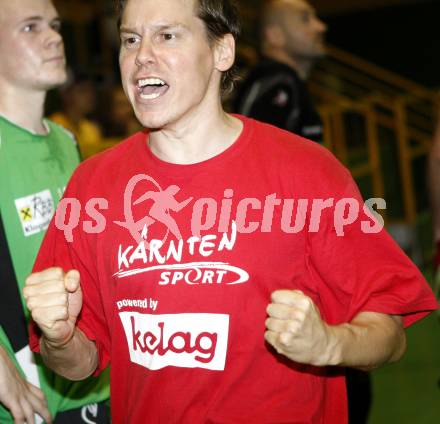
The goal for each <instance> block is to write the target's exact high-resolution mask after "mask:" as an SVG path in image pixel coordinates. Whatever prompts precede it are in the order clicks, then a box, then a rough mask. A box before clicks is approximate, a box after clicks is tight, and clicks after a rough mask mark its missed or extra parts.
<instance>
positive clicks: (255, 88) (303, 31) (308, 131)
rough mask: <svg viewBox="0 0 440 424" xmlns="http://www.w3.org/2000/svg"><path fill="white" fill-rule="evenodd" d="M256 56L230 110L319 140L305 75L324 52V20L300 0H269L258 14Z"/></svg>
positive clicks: (318, 124) (318, 128) (320, 136)
mask: <svg viewBox="0 0 440 424" xmlns="http://www.w3.org/2000/svg"><path fill="white" fill-rule="evenodd" d="M260 22H261V29H260V31H261V53H262V56H263V58H262V60H261V62H260V63H259V64H258V65H257V66H256V67H255V68H254V69H253V70H251V72H250V73H249V75H248V77H247V78H246V79H245V81H244V82H243V84H242V85H241V87H240V88H239V90H238V92H237V97H236V101H235V110H236V111H237V112H239V113H242V114H243V115H247V116H250V117H252V118H255V119H258V120H261V121H264V122H268V123H270V124H273V125H275V126H277V127H279V128H283V129H286V130H288V131H291V132H293V133H296V134H299V135H301V136H303V137H305V138H308V139H311V140H314V141H317V142H322V123H321V119H320V117H319V115H318V113H317V112H316V110H315V107H314V105H313V103H312V101H311V99H310V96H309V93H308V91H307V88H306V85H305V81H306V80H307V78H308V76H309V73H310V70H311V68H312V67H313V64H314V63H315V62H316V60H318V59H319V58H321V57H322V56H324V54H325V46H324V34H325V32H326V30H327V27H326V25H325V24H324V23H323V22H322V21H321V20H320V19H319V18H318V17H317V16H316V13H315V10H314V9H313V8H312V7H311V6H310V5H309V4H308V3H307V2H306V1H304V0H272V1H268V2H266V4H265V5H264V7H263V10H262V14H261V20H260Z"/></svg>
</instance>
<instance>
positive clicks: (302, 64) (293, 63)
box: [263, 48, 313, 81]
mask: <svg viewBox="0 0 440 424" xmlns="http://www.w3.org/2000/svg"><path fill="white" fill-rule="evenodd" d="M263 55H264V56H265V57H267V58H268V59H272V60H276V61H277V62H280V63H283V64H284V65H287V66H289V67H290V68H292V69H293V70H294V71H296V72H297V74H298V76H299V77H300V78H301V79H302V80H304V81H306V80H307V78H308V77H309V75H310V71H311V70H312V67H313V62H312V61H309V60H299V59H294V58H292V57H291V56H289V55H288V54H287V53H286V52H285V51H284V50H277V49H273V48H271V49H269V48H267V49H264V50H263Z"/></svg>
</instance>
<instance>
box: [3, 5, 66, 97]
mask: <svg viewBox="0 0 440 424" xmlns="http://www.w3.org/2000/svg"><path fill="white" fill-rule="evenodd" d="M59 30H60V21H59V17H58V14H57V12H56V10H55V8H54V6H53V4H52V2H51V1H50V0H14V1H2V2H1V10H0V74H1V76H2V78H3V80H5V81H7V83H8V84H11V85H13V86H17V87H20V88H24V89H28V90H48V89H50V88H53V87H55V86H58V85H60V84H62V83H64V82H65V80H66V70H65V62H66V60H65V55H64V45H63V40H62V38H61V35H60V34H59Z"/></svg>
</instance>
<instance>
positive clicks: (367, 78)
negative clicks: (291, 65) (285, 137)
mask: <svg viewBox="0 0 440 424" xmlns="http://www.w3.org/2000/svg"><path fill="white" fill-rule="evenodd" d="M309 85H310V90H311V93H312V95H313V96H314V97H315V98H316V100H317V102H318V103H319V104H320V108H319V110H320V113H321V116H322V118H323V121H324V142H325V144H326V146H328V148H330V149H331V150H332V151H333V152H334V153H335V154H336V156H338V158H339V159H340V160H341V161H342V162H343V163H345V164H346V165H347V166H348V167H349V168H350V170H351V172H352V173H353V176H354V177H355V178H369V179H370V181H371V191H372V192H371V193H370V194H371V195H373V196H374V197H384V196H385V181H384V172H383V170H384V167H387V166H389V167H394V169H395V168H397V172H398V174H399V183H398V186H399V187H396V189H397V190H400V195H401V199H402V206H403V214H402V216H401V217H400V219H401V220H402V221H404V222H405V223H407V224H414V223H415V221H416V217H417V196H416V194H417V192H418V191H420V190H425V187H415V182H414V171H413V165H414V161H415V160H416V159H417V158H420V157H423V156H426V154H427V153H428V151H429V149H430V145H431V138H432V131H433V124H434V116H436V115H435V109H436V107H437V105H438V96H437V94H436V93H435V92H434V91H433V90H429V89H427V88H425V87H423V86H422V85H420V84H417V83H415V82H413V81H410V80H408V79H406V78H403V77H401V76H399V75H396V74H394V73H392V72H389V71H387V70H385V69H382V68H380V67H378V66H376V65H373V64H371V63H369V62H367V61H365V60H363V59H360V58H358V57H356V56H353V55H351V54H349V53H346V52H343V51H341V50H339V49H337V48H335V47H329V49H328V57H327V58H326V59H325V60H324V61H322V63H320V64H319V65H318V67H317V69H316V71H315V72H314V74H313V75H312V78H311V80H310V84H309ZM349 116H356V117H357V118H358V120H359V121H360V122H361V125H358V127H357V130H356V131H350V129H349V128H348V127H347V117H349ZM383 133H386V134H387V137H384V136H383ZM382 143H392V144H393V146H392V148H393V149H394V151H395V152H396V155H395V156H396V158H397V163H388V162H386V163H385V162H384V157H383V154H382V150H383V145H382ZM359 149H360V150H361V151H362V152H364V153H365V154H363V155H362V156H363V158H364V159H363V160H362V162H361V163H359V162H357V163H352V160H351V158H352V157H353V155H355V154H356V150H359ZM391 206H392V205H391Z"/></svg>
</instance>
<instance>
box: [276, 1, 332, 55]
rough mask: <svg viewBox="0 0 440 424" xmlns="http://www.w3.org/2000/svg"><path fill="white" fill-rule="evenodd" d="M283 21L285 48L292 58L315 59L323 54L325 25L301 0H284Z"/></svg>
mask: <svg viewBox="0 0 440 424" xmlns="http://www.w3.org/2000/svg"><path fill="white" fill-rule="evenodd" d="M285 4H286V8H285V14H284V22H283V32H284V35H285V42H286V45H285V48H286V50H287V51H288V53H289V54H290V56H292V57H293V58H294V59H297V60H298V59H299V60H301V59H308V60H310V59H317V58H320V57H322V56H323V55H324V54H325V45H324V34H325V32H326V30H327V26H326V25H325V24H324V23H323V22H322V21H321V20H320V19H319V18H318V17H317V16H316V13H315V10H314V9H313V8H312V7H311V6H310V5H309V4H308V3H307V2H305V1H303V0H286V1H285Z"/></svg>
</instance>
